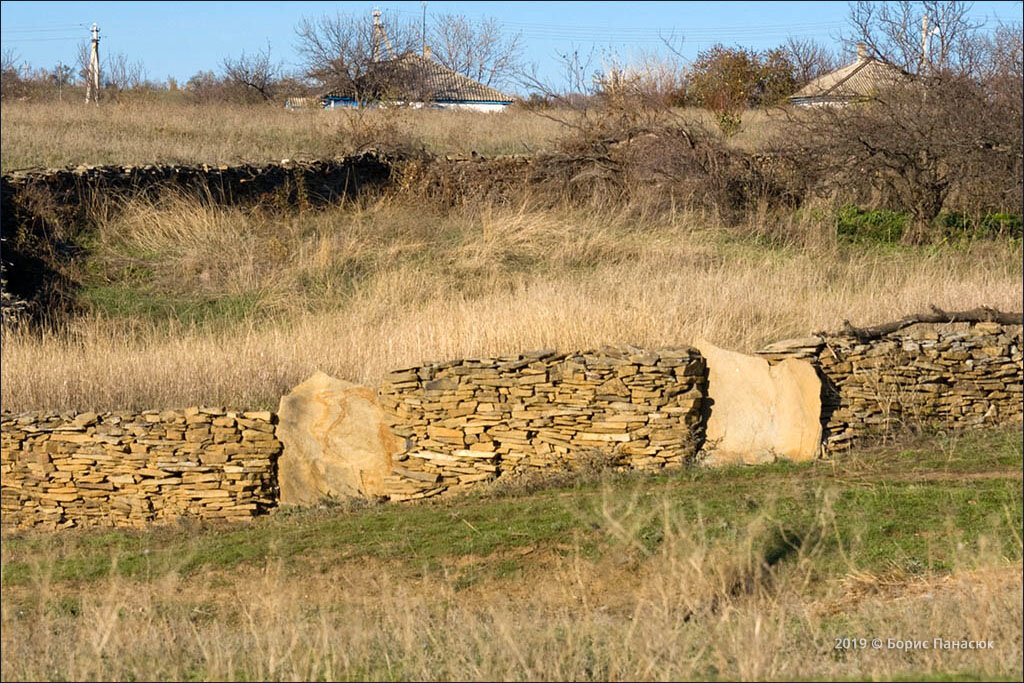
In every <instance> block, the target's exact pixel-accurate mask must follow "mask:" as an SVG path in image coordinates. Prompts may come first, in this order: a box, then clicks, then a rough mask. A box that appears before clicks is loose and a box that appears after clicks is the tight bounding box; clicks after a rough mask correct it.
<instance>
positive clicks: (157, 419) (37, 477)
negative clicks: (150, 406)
mask: <svg viewBox="0 0 1024 683" xmlns="http://www.w3.org/2000/svg"><path fill="white" fill-rule="evenodd" d="M274 422H275V419H274V416H273V414H271V413H270V412H266V411H261V412H232V411H227V410H223V409H215V408H186V409H185V410H165V411H162V412H161V411H155V410H153V411H146V412H142V413H103V414H99V415H97V414H96V413H78V414H43V413H29V414H23V415H12V414H9V413H4V415H3V418H2V421H0V425H2V437H0V451H2V459H0V472H2V501H0V509H2V512H3V524H4V526H21V527H33V526H40V527H44V528H60V527H68V526H143V525H145V524H148V523H150V522H161V521H163V522H167V521H173V520H176V519H178V518H180V517H197V518H203V519H214V518H216V519H227V520H234V521H238V520H244V519H249V518H251V517H253V516H254V515H258V514H261V513H263V512H266V511H267V510H268V509H269V508H271V507H273V506H275V505H276V504H277V479H276V473H277V469H276V464H277V457H278V455H279V454H280V452H281V443H280V441H278V440H277V438H276V437H275V435H274V429H275V425H274Z"/></svg>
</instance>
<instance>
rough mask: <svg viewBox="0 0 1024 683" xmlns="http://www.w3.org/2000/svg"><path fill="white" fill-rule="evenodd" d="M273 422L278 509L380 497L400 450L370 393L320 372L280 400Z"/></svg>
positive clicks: (374, 396) (365, 388)
mask: <svg viewBox="0 0 1024 683" xmlns="http://www.w3.org/2000/svg"><path fill="white" fill-rule="evenodd" d="M278 421H279V422H278V427H277V436H278V439H280V440H281V442H282V444H284V452H283V453H282V455H281V458H280V460H279V461H278V482H279V485H280V490H281V504H282V505H315V504H317V503H319V502H320V501H322V500H324V499H326V498H329V497H368V496H377V495H382V494H383V492H384V477H385V476H387V475H388V473H389V472H390V471H391V465H392V456H393V455H394V454H395V453H397V452H399V451H400V450H401V449H402V447H403V446H404V443H403V440H402V439H400V438H399V437H397V436H395V435H394V434H393V433H392V431H391V429H390V427H389V425H388V422H387V421H386V419H385V413H384V411H383V409H382V408H381V407H380V405H379V404H378V403H377V400H376V395H375V392H374V391H373V389H371V388H369V387H365V386H361V385H358V384H353V383H351V382H346V381H345V380H340V379H335V378H333V377H330V376H328V375H326V374H324V373H322V372H317V373H316V374H315V375H313V376H312V377H310V378H309V379H307V380H306V381H305V382H303V383H302V384H300V385H298V386H297V387H295V388H294V389H292V391H291V393H289V394H287V395H285V396H283V397H281V405H280V410H279V414H278Z"/></svg>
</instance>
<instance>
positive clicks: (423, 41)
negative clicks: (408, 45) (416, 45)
mask: <svg viewBox="0 0 1024 683" xmlns="http://www.w3.org/2000/svg"><path fill="white" fill-rule="evenodd" d="M420 54H422V55H423V56H424V57H426V56H427V0H423V25H422V32H421V36H420Z"/></svg>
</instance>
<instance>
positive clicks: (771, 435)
mask: <svg viewBox="0 0 1024 683" xmlns="http://www.w3.org/2000/svg"><path fill="white" fill-rule="evenodd" d="M696 347H697V349H698V350H699V351H700V352H701V354H702V355H703V356H704V360H705V362H706V363H707V366H708V398H709V399H710V401H709V404H710V416H709V417H708V422H707V431H706V439H707V440H706V442H705V443H706V445H705V452H706V454H707V458H706V462H708V463H709V464H728V463H736V462H744V463H748V464H757V463H763V462H770V461H772V460H774V459H775V458H776V457H783V458H787V459H789V460H795V461H802V460H811V459H813V458H815V457H817V455H818V452H819V449H820V446H821V380H820V379H819V378H818V375H817V373H816V372H815V370H814V367H813V366H812V365H811V364H810V363H808V362H807V361H804V360H797V359H792V358H791V359H787V360H785V361H783V362H782V363H779V364H777V365H773V366H769V364H768V361H766V360H765V359H763V358H758V357H757V356H747V355H744V354H742V353H736V352H734V351H726V350H725V349H720V348H718V347H717V346H715V345H714V344H711V343H709V342H707V341H705V340H703V339H702V340H700V341H698V342H697V343H696Z"/></svg>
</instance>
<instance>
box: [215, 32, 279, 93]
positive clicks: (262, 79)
mask: <svg viewBox="0 0 1024 683" xmlns="http://www.w3.org/2000/svg"><path fill="white" fill-rule="evenodd" d="M280 76H281V65H280V63H277V62H274V61H273V60H272V59H271V57H270V45H269V44H268V45H267V47H266V48H264V49H261V50H257V51H256V52H252V53H249V54H246V53H245V51H244V50H243V51H242V54H241V55H240V56H239V57H237V58H233V57H225V58H224V78H225V80H226V81H227V83H228V84H229V85H231V86H233V88H234V89H235V90H236V91H239V97H240V98H241V99H243V100H248V101H256V102H267V101H269V100H272V99H274V97H276V95H277V86H278V82H279V80H280Z"/></svg>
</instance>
